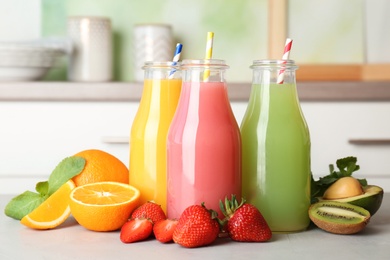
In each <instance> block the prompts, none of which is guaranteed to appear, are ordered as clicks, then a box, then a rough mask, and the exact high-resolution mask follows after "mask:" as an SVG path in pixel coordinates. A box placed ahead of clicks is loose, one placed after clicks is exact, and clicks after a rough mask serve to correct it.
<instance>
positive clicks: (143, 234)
mask: <svg viewBox="0 0 390 260" xmlns="http://www.w3.org/2000/svg"><path fill="white" fill-rule="evenodd" d="M152 232H153V223H152V222H151V221H150V220H149V219H145V218H136V219H130V220H128V221H127V222H126V223H125V224H124V225H123V226H122V228H121V234H120V239H121V241H122V242H123V243H132V242H136V241H141V240H145V239H147V238H148V237H149V236H150V235H151V234H152Z"/></svg>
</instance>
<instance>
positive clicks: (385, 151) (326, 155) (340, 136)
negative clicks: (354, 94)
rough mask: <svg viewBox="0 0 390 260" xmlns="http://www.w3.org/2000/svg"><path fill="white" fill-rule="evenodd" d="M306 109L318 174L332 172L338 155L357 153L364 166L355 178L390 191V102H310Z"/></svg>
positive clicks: (315, 171)
mask: <svg viewBox="0 0 390 260" xmlns="http://www.w3.org/2000/svg"><path fill="white" fill-rule="evenodd" d="M302 110H303V112H304V114H305V117H306V121H307V123H308V125H309V129H310V134H311V141H312V172H313V174H314V176H317V177H318V176H323V175H324V174H327V173H329V170H328V165H329V164H330V163H333V164H335V162H336V160H337V159H338V158H342V157H346V156H355V157H357V159H358V164H359V165H360V170H359V171H357V172H356V173H354V176H355V177H359V178H366V179H367V181H368V182H369V183H370V184H377V185H379V186H381V187H383V188H384V189H385V190H390V102H322V103H318V102H306V103H302ZM351 142H352V143H351Z"/></svg>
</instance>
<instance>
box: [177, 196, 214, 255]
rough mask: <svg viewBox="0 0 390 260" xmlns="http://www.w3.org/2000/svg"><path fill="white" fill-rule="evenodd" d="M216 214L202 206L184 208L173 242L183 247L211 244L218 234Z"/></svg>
mask: <svg viewBox="0 0 390 260" xmlns="http://www.w3.org/2000/svg"><path fill="white" fill-rule="evenodd" d="M217 215H218V214H217V213H216V212H215V211H213V210H208V209H207V208H206V207H205V206H204V204H202V205H192V206H189V207H188V208H186V209H185V210H184V211H183V213H182V214H181V216H180V218H179V222H178V223H177V226H176V228H175V230H174V232H173V241H174V242H175V243H177V244H179V245H181V246H183V247H188V248H192V247H200V246H205V245H209V244H211V243H213V242H214V241H215V239H216V238H217V237H218V234H219V223H218V221H217Z"/></svg>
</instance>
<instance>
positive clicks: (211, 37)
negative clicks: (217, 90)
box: [203, 32, 214, 81]
mask: <svg viewBox="0 0 390 260" xmlns="http://www.w3.org/2000/svg"><path fill="white" fill-rule="evenodd" d="M213 41H214V33H213V32H208V33H207V44H206V57H205V59H206V60H209V59H211V58H212V56H213ZM209 77H210V70H208V69H206V70H205V71H204V75H203V80H204V81H207V80H208V78H209Z"/></svg>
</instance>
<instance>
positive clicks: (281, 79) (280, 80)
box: [277, 38, 292, 84]
mask: <svg viewBox="0 0 390 260" xmlns="http://www.w3.org/2000/svg"><path fill="white" fill-rule="evenodd" d="M291 46H292V39H290V38H287V40H286V44H285V46H284V52H283V57H282V60H285V61H287V60H288V59H289V57H290V51H291ZM284 63H285V62H284ZM283 82H284V69H282V70H280V71H279V75H278V81H277V83H278V84H283Z"/></svg>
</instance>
